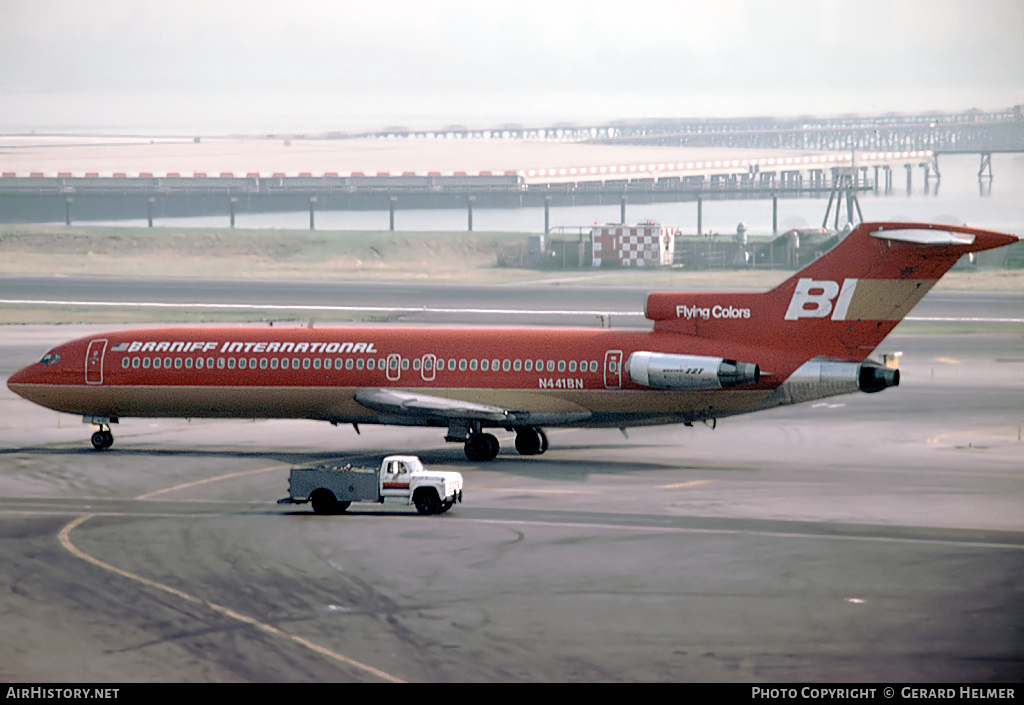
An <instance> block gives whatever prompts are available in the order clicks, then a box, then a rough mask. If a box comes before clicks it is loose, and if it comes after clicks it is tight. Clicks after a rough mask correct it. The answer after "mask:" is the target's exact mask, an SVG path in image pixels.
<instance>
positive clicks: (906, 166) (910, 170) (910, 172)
mask: <svg viewBox="0 0 1024 705" xmlns="http://www.w3.org/2000/svg"><path fill="white" fill-rule="evenodd" d="M903 168H904V169H906V170H907V195H908V196H909V195H910V190H911V182H912V181H913V175H914V165H913V164H904V165H903Z"/></svg>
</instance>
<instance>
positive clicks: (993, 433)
mask: <svg viewBox="0 0 1024 705" xmlns="http://www.w3.org/2000/svg"><path fill="white" fill-rule="evenodd" d="M1014 431H1016V432H1017V440H1020V426H1017V427H1016V428H1014V427H1013V426H996V427H994V428H988V429H975V430H972V431H950V432H949V433H940V434H939V435H937V436H932V437H931V438H929V439H928V440H927V441H926V443H927V444H928V445H930V446H942V445H943V441H945V440H946V439H947V438H953V437H955V436H962V437H969V438H986V439H995V440H1000V441H1012V440H1014Z"/></svg>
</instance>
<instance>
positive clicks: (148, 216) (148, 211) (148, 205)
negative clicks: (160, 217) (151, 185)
mask: <svg viewBox="0 0 1024 705" xmlns="http://www.w3.org/2000/svg"><path fill="white" fill-rule="evenodd" d="M154 203H156V199H155V198H150V199H148V200H147V203H146V222H147V223H149V227H151V228H152V227H153V204H154Z"/></svg>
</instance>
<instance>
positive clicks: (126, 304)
mask: <svg viewBox="0 0 1024 705" xmlns="http://www.w3.org/2000/svg"><path fill="white" fill-rule="evenodd" d="M0 304H9V305H11V306H100V307H105V308H106V307H115V308H116V307H122V308H195V309H227V310H232V311H234V310H238V311H333V312H344V313H379V312H382V311H383V312H386V313H473V314H486V315H494V314H503V313H504V314H515V315H526V314H529V315H537V316H584V315H586V316H639V317H641V318H642V317H644V313H643V312H642V311H574V310H568V311H537V310H535V309H525V308H522V309H520V308H435V307H429V306H335V305H310V304H295V305H292V306H290V305H284V304H213V303H166V302H162V301H60V300H53V299H0Z"/></svg>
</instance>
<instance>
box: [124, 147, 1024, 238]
mask: <svg viewBox="0 0 1024 705" xmlns="http://www.w3.org/2000/svg"><path fill="white" fill-rule="evenodd" d="M979 167H980V157H979V156H978V155H977V154H965V155H946V156H941V157H940V158H939V169H940V172H941V174H942V179H941V181H940V182H939V185H938V188H937V191H938V193H937V194H936V193H935V191H936V183H935V181H934V179H933V180H932V181H931V183H930V187H931V189H930V191H931V192H930V193H925V190H924V175H923V172H922V170H921V169H918V168H915V169H914V173H913V176H912V192H911V193H910V194H909V195H908V194H907V190H906V175H905V172H904V171H903V170H902V169H899V170H894V171H893V190H892V193H890V194H888V195H885V194H878V195H876V194H872V193H865V194H861V195H859V196H858V201H859V203H860V207H861V212H862V213H863V215H864V219H865V220H870V221H902V222H907V221H915V222H934V223H942V224H956V225H963V224H967V225H970V226H973V227H978V228H986V229H990V230H997V231H1002V232H1012V233H1021V232H1024V199H1022V198H1021V197H1022V196H1024V154H994V155H992V173H993V179H992V181H991V187H990V188H989V187H988V186H986V187H985V189H986V192H985V193H984V195H983V194H982V193H981V192H980V191H981V189H980V188H979V183H978V176H977V174H978V170H979ZM871 173H872V175H873V172H871ZM827 205H828V198H827V197H825V198H813V199H812V198H799V199H779V202H778V206H779V212H778V227H779V231H780V232H784V231H786V230H789V229H792V228H804V227H819V226H821V224H822V220H823V218H824V217H825V210H826V207H827ZM549 216H550V220H549V222H550V225H551V229H552V231H553V232H556V233H557V231H558V230H559V229H562V228H564V229H567V230H568V231H570V232H573V233H575V232H576V229H577V228H580V227H589V226H591V225H593V224H595V223H618V222H619V218H620V212H619V205H618V204H614V205H606V206H573V207H557V208H556V207H552V208H551V209H550V213H549ZM834 217H835V216H834V211H833V215H832V216H830V218H829V223H830V224H832V223H833V222H834V220H833V219H834ZM844 219H845V212H844V213H843V214H841V215H840V223H842V222H843V221H844ZM645 220H653V221H656V222H659V223H663V224H666V225H675V226H677V227H679V228H680V229H681V231H682V232H684V233H692V232H696V229H697V204H696V203H695V202H687V203H654V204H636V205H630V204H627V206H626V221H627V222H629V223H638V222H641V221H645ZM741 222H742V223H744V224H746V226H747V229H748V232H749V233H750V234H751V235H766V234H770V233H771V231H772V203H771V201H770V200H767V199H766V200H734V201H704V202H703V210H702V228H703V230H704V231H705V232H707V231H709V230H710V231H712V232H715V233H722V234H733V233H735V232H736V226H737V225H738V224H739V223H741ZM105 224H108V225H122V226H135V227H140V226H141V227H145V225H146V224H147V223H146V220H145V219H141V220H128V221H124V220H122V221H110V222H107V223H105ZM228 224H229V219H228V216H227V215H226V214H225V215H222V216H203V217H194V218H163V219H157V220H155V221H154V223H153V225H154V227H174V228H183V227H185V228H187V227H228ZM315 226H316V228H317V229H318V230H387V229H388V226H389V213H388V211H386V210H381V211H317V212H316V213H315ZM467 226H468V213H467V211H466V210H465V209H438V210H426V209H424V210H412V209H410V210H401V209H399V210H397V211H396V212H395V229H396V230H404V231H421V232H430V231H460V230H466V229H467ZM235 227H236V228H251V229H264V228H278V229H296V230H299V229H306V228H308V227H309V212H308V211H294V212H288V213H260V214H248V213H238V214H236V216H235ZM473 230H474V231H478V232H533V233H539V232H543V231H544V209H543V208H517V209H505V208H501V209H499V208H493V209H492V208H482V207H480V206H476V207H474V209H473Z"/></svg>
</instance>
